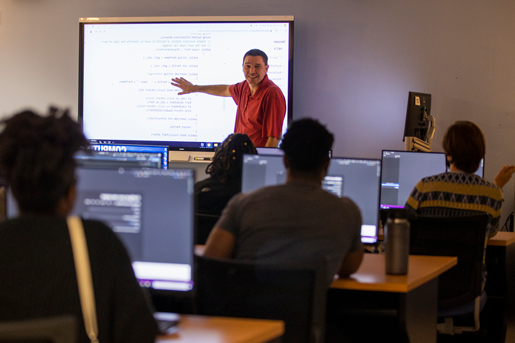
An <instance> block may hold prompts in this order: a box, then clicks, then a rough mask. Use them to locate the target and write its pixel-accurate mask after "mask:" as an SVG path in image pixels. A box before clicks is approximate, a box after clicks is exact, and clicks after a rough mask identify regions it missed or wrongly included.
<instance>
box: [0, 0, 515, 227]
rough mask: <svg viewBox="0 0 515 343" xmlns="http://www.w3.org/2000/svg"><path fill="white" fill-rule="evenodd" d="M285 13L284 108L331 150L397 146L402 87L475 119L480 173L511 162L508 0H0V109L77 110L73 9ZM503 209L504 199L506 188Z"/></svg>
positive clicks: (507, 209) (446, 116) (439, 110)
mask: <svg viewBox="0 0 515 343" xmlns="http://www.w3.org/2000/svg"><path fill="white" fill-rule="evenodd" d="M159 15H167V16H187V15H195V16H198V15H294V16H295V57H294V58H295V59H294V75H295V76H294V95H293V111H294V118H300V117H305V116H312V117H317V118H319V119H320V120H321V121H322V122H324V123H326V124H327V125H328V126H329V128H330V129H331V130H333V131H334V132H336V133H337V140H336V143H335V148H334V151H335V155H336V156H363V157H377V158H379V157H380V150H381V149H383V148H387V149H403V143H402V140H401V139H402V134H403V127H404V116H405V111H406V101H407V95H408V91H419V92H425V93H431V94H432V95H433V107H432V114H433V115H434V116H435V117H436V123H437V132H436V137H435V142H436V145H435V147H434V150H436V151H441V147H440V142H441V139H442V136H443V133H444V131H445V128H446V127H447V126H449V125H450V124H452V123H453V122H454V121H456V120H459V119H467V120H471V121H473V122H475V123H477V124H478V125H479V126H480V127H481V128H482V129H483V131H484V133H485V136H486V140H487V156H486V178H487V179H489V180H493V178H494V176H495V174H496V173H497V171H498V170H499V169H500V168H501V166H502V165H505V164H515V159H514V158H513V156H512V153H511V152H512V146H513V145H514V144H513V143H514V140H515V135H513V133H514V132H515V131H514V127H515V82H514V80H515V64H514V63H513V56H515V39H514V38H515V34H514V33H515V21H513V19H512V18H513V17H514V15H515V3H514V2H512V1H509V0H498V1H484V0H433V1H423V0H389V1H380V0H361V1H358V0H261V1H249V0H218V1H213V0H195V1H190V0H168V1H165V0H146V1H144V2H143V1H137V0H109V1H105V0H103V1H101V0H82V1H79V0H0V116H5V115H8V114H10V113H12V112H13V111H15V110H18V109H20V108H21V107H25V106H31V107H34V108H37V109H45V108H46V107H47V106H48V105H49V104H50V103H53V104H58V105H61V106H68V107H70V108H71V109H72V110H73V112H74V113H77V83H78V18H79V17H81V16H104V17H105V16H159ZM504 190H505V198H506V204H505V206H504V210H503V219H502V220H503V221H504V219H505V218H506V216H507V215H508V214H509V213H511V211H512V210H513V193H514V183H513V181H510V183H508V184H507V185H506V186H505V188H504Z"/></svg>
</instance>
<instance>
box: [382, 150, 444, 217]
mask: <svg viewBox="0 0 515 343" xmlns="http://www.w3.org/2000/svg"><path fill="white" fill-rule="evenodd" d="M381 162H382V168H381V208H382V209H390V208H404V205H405V204H406V201H407V200H408V198H409V196H410V194H411V191H412V190H413V188H414V187H415V185H416V184H417V183H418V182H419V181H420V180H421V179H422V178H424V177H427V176H431V175H436V174H441V173H444V172H445V170H446V163H445V154H444V153H440V152H412V151H395V150H383V153H382V160H381Z"/></svg>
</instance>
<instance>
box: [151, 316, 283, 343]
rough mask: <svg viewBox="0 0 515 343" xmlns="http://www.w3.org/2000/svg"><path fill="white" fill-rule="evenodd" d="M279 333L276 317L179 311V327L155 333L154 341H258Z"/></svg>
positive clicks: (175, 342)
mask: <svg viewBox="0 0 515 343" xmlns="http://www.w3.org/2000/svg"><path fill="white" fill-rule="evenodd" d="M283 333H284V323H283V322H281V321H278V320H262V319H242V318H224V317H206V316H194V315H181V322H180V323H179V331H178V332H177V333H175V334H171V335H166V336H159V337H158V338H157V340H156V343H262V342H270V341H274V340H276V339H277V338H278V337H280V336H281V335H282V334H283Z"/></svg>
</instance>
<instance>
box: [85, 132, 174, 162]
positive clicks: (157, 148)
mask: <svg viewBox="0 0 515 343" xmlns="http://www.w3.org/2000/svg"><path fill="white" fill-rule="evenodd" d="M107 142H108V141H104V142H103V143H101V142H99V141H97V140H94V139H93V140H90V149H91V150H93V151H100V152H127V153H129V152H139V153H146V154H150V153H159V154H161V169H168V147H167V146H165V145H133V144H114V143H107Z"/></svg>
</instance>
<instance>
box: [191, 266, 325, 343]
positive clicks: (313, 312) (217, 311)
mask: <svg viewBox="0 0 515 343" xmlns="http://www.w3.org/2000/svg"><path fill="white" fill-rule="evenodd" d="M306 268H307V267H303V268H297V267H285V266H277V265H259V264H254V263H248V262H236V261H232V260H215V259H210V258H206V257H197V273H198V274H197V275H198V277H197V283H196V286H198V287H197V296H196V305H197V310H198V312H199V314H203V315H212V316H228V317H240V318H257V319H275V320H282V321H284V323H285V334H284V336H283V337H282V342H284V343H311V342H323V333H324V316H325V293H326V290H327V284H326V283H327V281H326V273H325V260H323V261H320V263H317V264H316V265H314V267H313V268H308V269H306ZM315 268H316V269H315ZM315 270H316V271H315Z"/></svg>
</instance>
